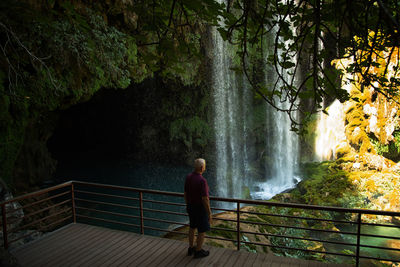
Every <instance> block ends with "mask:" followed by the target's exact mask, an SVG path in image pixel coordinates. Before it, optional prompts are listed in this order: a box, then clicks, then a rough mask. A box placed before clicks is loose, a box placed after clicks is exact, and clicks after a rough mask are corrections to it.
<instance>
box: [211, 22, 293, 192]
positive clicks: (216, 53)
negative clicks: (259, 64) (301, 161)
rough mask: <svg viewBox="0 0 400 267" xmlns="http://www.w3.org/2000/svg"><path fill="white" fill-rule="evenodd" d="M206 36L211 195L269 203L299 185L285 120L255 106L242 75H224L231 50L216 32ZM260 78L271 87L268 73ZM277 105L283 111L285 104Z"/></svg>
mask: <svg viewBox="0 0 400 267" xmlns="http://www.w3.org/2000/svg"><path fill="white" fill-rule="evenodd" d="M211 35H212V36H211V37H212V41H213V44H212V45H213V47H212V49H213V54H212V76H211V86H212V97H213V113H214V114H213V118H214V130H215V166H216V173H215V176H216V184H217V188H218V189H217V193H218V195H219V196H222V197H230V198H250V197H251V198H254V199H270V198H271V197H273V196H274V195H276V194H278V193H280V192H282V191H285V190H287V189H289V188H292V187H294V186H295V184H296V183H297V182H298V181H299V178H298V177H296V171H297V165H298V157H299V144H298V143H299V141H298V137H297V135H296V134H295V133H293V132H291V131H290V128H291V122H290V119H289V117H288V116H287V114H285V113H282V112H278V111H276V110H275V109H274V108H272V107H270V106H268V105H267V104H266V103H262V102H263V101H261V100H260V101H258V102H259V103H255V99H254V94H253V91H252V90H251V89H250V88H249V85H248V83H247V80H246V78H245V77H244V75H242V74H240V73H237V72H235V71H233V70H231V69H230V68H231V67H232V65H233V63H232V57H233V52H232V47H231V46H230V45H229V44H228V43H227V42H224V41H223V39H222V38H221V37H220V35H219V33H218V31H217V30H216V29H213V30H212V34H211ZM267 56H268V55H266V57H267ZM264 73H265V77H266V78H265V79H266V82H267V83H272V84H273V83H274V81H275V80H276V74H275V73H274V71H273V70H272V69H271V70H269V69H267V68H266V69H265V70H264ZM260 102H261V103H260ZM277 102H280V101H279V100H278V101H277ZM278 105H281V107H283V108H286V107H287V105H289V103H286V102H282V103H278ZM260 108H261V110H262V111H263V112H260ZM260 117H262V118H261V119H260ZM260 129H261V131H262V133H261V134H260V133H259V131H260ZM260 136H261V137H260ZM257 139H262V140H261V141H260V140H257Z"/></svg>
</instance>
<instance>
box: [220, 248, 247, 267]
mask: <svg viewBox="0 0 400 267" xmlns="http://www.w3.org/2000/svg"><path fill="white" fill-rule="evenodd" d="M249 256H250V253H248V252H243V251H240V253H239V255H238V256H237V258H236V260H235V262H234V263H233V264H232V266H238V267H240V266H245V265H246V261H247V258H248V257H249ZM226 266H228V265H226Z"/></svg>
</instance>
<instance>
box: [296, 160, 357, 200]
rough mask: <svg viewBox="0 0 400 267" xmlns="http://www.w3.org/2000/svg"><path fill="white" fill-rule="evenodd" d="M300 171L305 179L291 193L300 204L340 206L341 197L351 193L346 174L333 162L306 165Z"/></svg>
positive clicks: (350, 185)
mask: <svg viewBox="0 0 400 267" xmlns="http://www.w3.org/2000/svg"><path fill="white" fill-rule="evenodd" d="M302 169H303V177H305V179H304V180H303V181H301V182H300V183H299V184H298V187H297V188H296V189H295V190H294V192H293V193H294V194H295V195H296V196H297V197H299V198H300V199H299V202H301V203H307V204H314V205H322V206H324V205H326V206H342V204H343V203H342V202H341V198H342V197H343V195H344V194H351V192H352V188H353V187H354V186H353V184H352V183H351V180H350V179H349V175H348V173H347V172H346V171H343V170H341V169H340V167H339V165H337V164H336V163H335V162H323V163H306V164H304V165H303V167H302Z"/></svg>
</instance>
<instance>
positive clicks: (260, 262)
mask: <svg viewBox="0 0 400 267" xmlns="http://www.w3.org/2000/svg"><path fill="white" fill-rule="evenodd" d="M256 254H257V256H256V258H255V260H254V262H253V265H252V266H253V267H261V266H262V265H263V260H264V255H263V254H261V253H256Z"/></svg>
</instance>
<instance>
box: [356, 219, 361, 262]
mask: <svg viewBox="0 0 400 267" xmlns="http://www.w3.org/2000/svg"><path fill="white" fill-rule="evenodd" d="M361 215H362V214H361V212H360V213H358V220H357V248H356V266H357V267H359V266H360V239H361Z"/></svg>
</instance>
